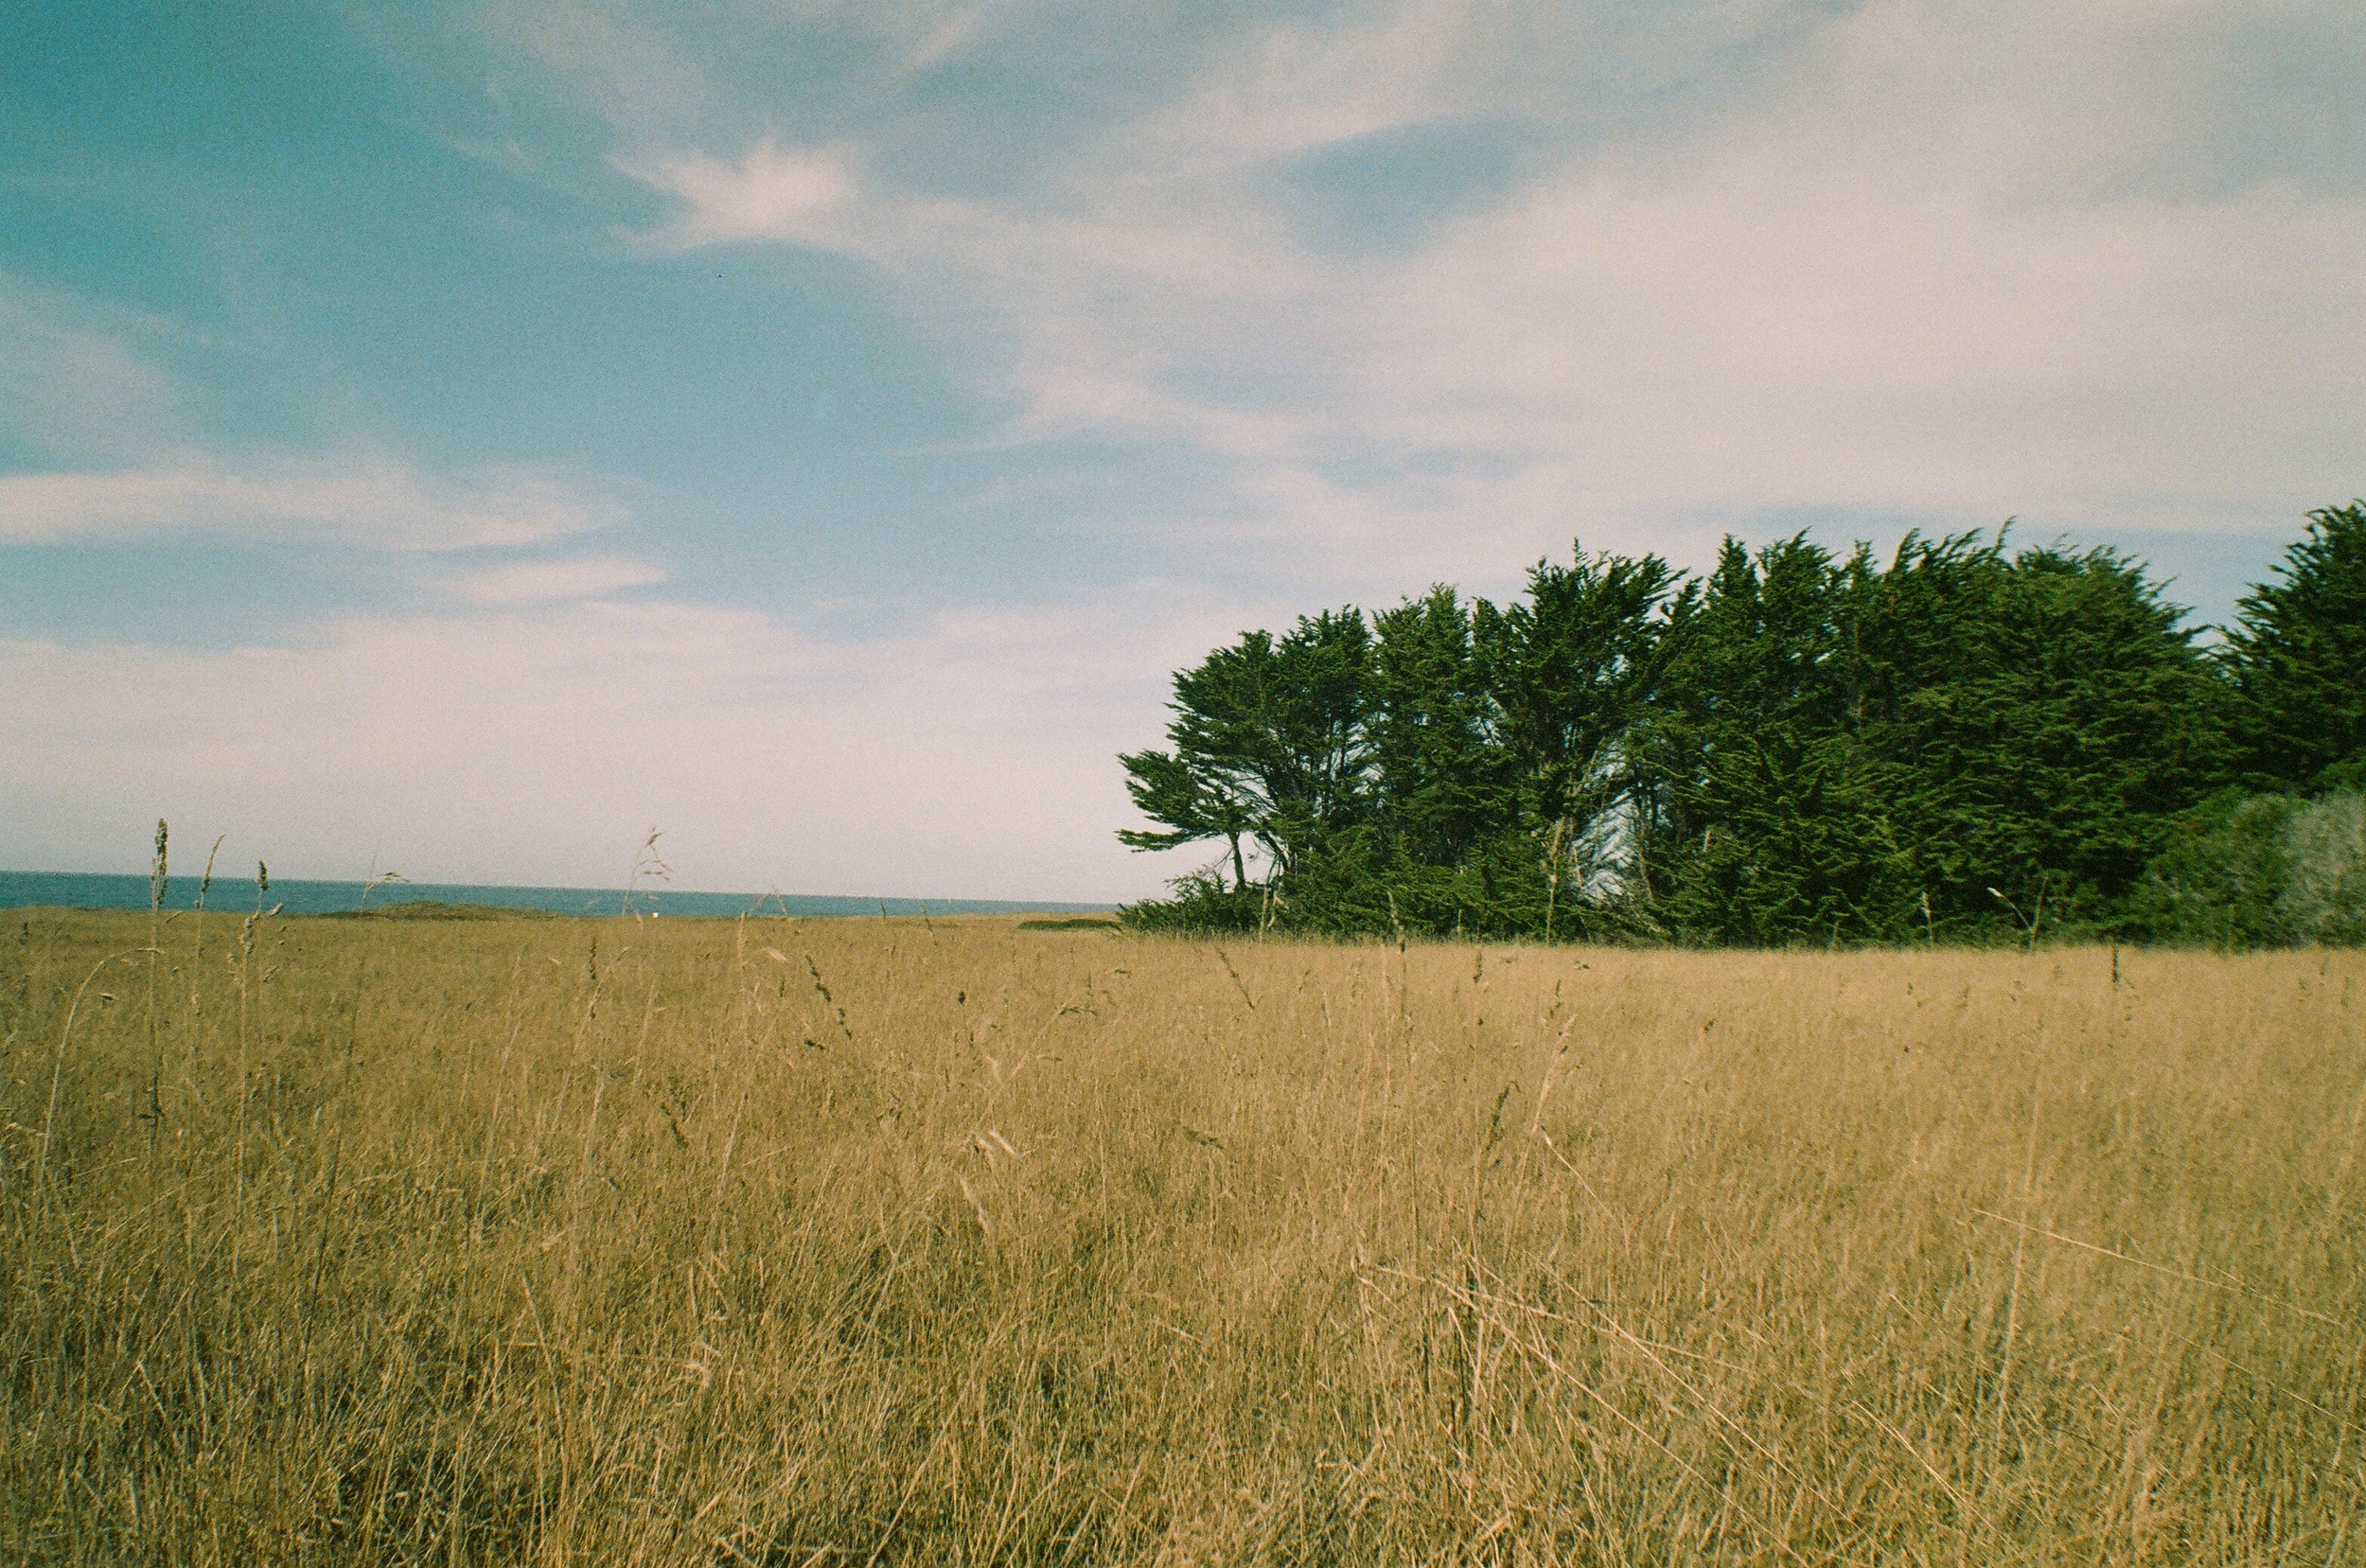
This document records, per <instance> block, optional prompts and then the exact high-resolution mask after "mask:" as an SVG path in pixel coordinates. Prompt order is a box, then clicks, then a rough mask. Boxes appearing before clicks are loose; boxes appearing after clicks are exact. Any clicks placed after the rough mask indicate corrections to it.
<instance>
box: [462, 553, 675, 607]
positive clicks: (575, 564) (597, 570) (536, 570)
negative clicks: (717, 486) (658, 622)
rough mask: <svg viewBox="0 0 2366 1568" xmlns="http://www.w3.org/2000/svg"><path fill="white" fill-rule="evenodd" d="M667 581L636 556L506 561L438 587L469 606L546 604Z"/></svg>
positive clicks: (658, 570) (662, 572) (661, 571)
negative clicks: (466, 602)
mask: <svg viewBox="0 0 2366 1568" xmlns="http://www.w3.org/2000/svg"><path fill="white" fill-rule="evenodd" d="M665 579H666V571H665V569H664V568H663V567H662V566H659V565H658V564H657V563H656V562H654V561H644V560H642V559H640V558H638V557H636V556H632V555H574V556H569V557H566V558H563V559H558V560H537V561H505V562H503V563H502V564H501V565H498V566H487V567H482V568H479V569H478V570H476V571H474V572H467V573H460V574H459V575H457V576H452V577H447V578H445V579H443V580H442V582H441V583H440V585H439V586H441V587H442V588H443V590H445V591H446V592H448V593H450V594H451V595H452V596H453V597H454V598H457V599H463V600H466V601H468V603H470V604H477V605H491V606H507V605H533V604H546V603H550V602H552V601H555V600H563V599H604V598H607V597H609V595H611V594H616V593H621V592H623V591H624V590H627V589H634V588H649V587H652V586H654V585H656V584H658V583H662V582H663V581H665Z"/></svg>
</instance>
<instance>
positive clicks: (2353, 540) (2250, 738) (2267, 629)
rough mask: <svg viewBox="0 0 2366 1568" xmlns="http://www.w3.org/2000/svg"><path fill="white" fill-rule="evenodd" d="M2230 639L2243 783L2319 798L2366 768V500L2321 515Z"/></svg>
mask: <svg viewBox="0 0 2366 1568" xmlns="http://www.w3.org/2000/svg"><path fill="white" fill-rule="evenodd" d="M2276 575H2277V577H2278V578H2279V579H2280V580H2279V581H2277V582H2274V583H2269V584H2264V585H2261V586H2259V587H2256V588H2254V589H2252V590H2251V593H2250V594H2249V595H2248V596H2247V597H2245V598H2244V599H2243V600H2242V601H2241V603H2240V605H2239V606H2238V607H2237V608H2238V610H2239V618H2238V620H2237V622H2236V624H2235V625H2234V626H2233V627H2232V628H2230V629H2229V630H2228V632H2227V639H2226V652H2225V661H2226V667H2227V670H2228V672H2229V674H2230V675H2231V676H2232V677H2233V678H2234V730H2235V734H2236V738H2237V742H2238V745H2239V748H2240V763H2239V769H2240V775H2241V778H2242V781H2243V782H2244V783H2245V784H2248V785H2249V786H2250V787H2251V788H2253V789H2267V790H2272V789H2278V788H2297V789H2299V790H2301V791H2302V792H2304V793H2316V792H2318V791H2320V790H2322V789H2324V788H2327V787H2329V786H2331V785H2333V784H2338V783H2341V782H2344V781H2346V782H2348V783H2350V784H2357V783H2359V782H2366V780H2361V778H2360V774H2361V772H2362V771H2366V502H2351V503H2350V504H2349V505H2347V506H2337V507H2327V508H2324V509H2323V510H2321V511H2316V512H2311V513H2310V514H2309V520H2308V533H2307V537H2304V538H2303V539H2301V540H2300V541H2299V542H2298V543H2296V544H2294V545H2293V546H2292V547H2291V549H2290V550H2289V551H2287V553H2286V555H2285V559H2284V564H2283V565H2282V566H2280V567H2278V568H2277V569H2276Z"/></svg>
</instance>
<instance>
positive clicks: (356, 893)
mask: <svg viewBox="0 0 2366 1568" xmlns="http://www.w3.org/2000/svg"><path fill="white" fill-rule="evenodd" d="M201 886H202V879H201V878H199V877H197V876H172V877H168V879H167V881H166V886H165V890H164V897H163V899H162V900H161V901H160V903H159V907H161V908H164V909H166V910H168V911H175V912H177V911H183V910H188V909H193V908H196V907H198V899H199V893H200V890H201ZM255 902H256V886H255V879H254V878H253V877H252V876H245V875H241V876H225V875H222V874H220V873H217V874H216V875H215V876H214V878H213V882H212V885H211V887H210V889H209V890H205V893H204V905H205V907H208V908H212V909H218V910H223V911H231V912H236V911H238V910H242V909H248V908H252V907H254V906H255ZM261 903H262V907H264V908H267V909H268V908H271V907H274V906H276V907H278V909H279V912H280V913H282V914H294V915H322V914H352V913H355V912H357V911H359V910H362V909H364V908H379V907H385V906H387V905H394V904H452V905H473V906H476V907H483V908H494V909H517V910H523V911H536V912H539V913H544V914H561V915H584V916H612V915H627V914H644V915H645V914H655V915H678V916H694V917H714V916H729V915H741V914H776V915H798V916H812V917H817V918H820V917H853V916H860V915H874V916H875V915H965V914H966V915H1006V914H1033V913H1044V914H1089V913H1098V912H1102V911H1105V910H1110V909H1114V908H1116V907H1117V906H1116V905H1115V904H1084V903H1073V902H1065V901H1061V900H1056V899H993V898H887V897H866V896H862V895H857V894H846V893H718V892H700V891H691V890H681V889H676V888H672V887H669V886H667V885H666V884H664V883H662V882H659V883H650V882H643V883H642V884H640V885H639V886H636V887H632V888H563V887H538V886H529V885H524V884H518V883H494V882H484V883H477V882H412V881H407V880H405V881H386V880H378V881H366V882H365V881H341V880H325V879H320V878H311V877H285V878H281V877H274V878H272V880H271V885H270V888H269V889H268V890H265V891H263V892H262V895H261ZM149 904H150V882H149V878H147V877H145V876H140V875H135V874H130V873H120V872H15V871H0V909H33V908H66V909H145V908H147V907H149Z"/></svg>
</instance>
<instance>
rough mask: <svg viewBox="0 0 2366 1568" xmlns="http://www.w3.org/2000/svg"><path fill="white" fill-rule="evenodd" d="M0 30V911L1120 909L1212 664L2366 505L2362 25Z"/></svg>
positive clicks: (2365, 38) (938, 10) (631, 23)
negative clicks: (251, 880) (1311, 632)
mask: <svg viewBox="0 0 2366 1568" xmlns="http://www.w3.org/2000/svg"><path fill="white" fill-rule="evenodd" d="M204 10H205V14H203V16H202V17H201V16H197V15H194V14H192V12H191V10H190V9H189V8H186V7H166V6H155V7H140V6H119V5H109V4H104V3H89V0H84V3H78V4H74V5H56V6H48V5H41V4H27V3H25V0H19V3H18V4H16V5H14V6H12V7H10V8H9V10H8V13H7V16H6V19H5V20H0V864H8V865H12V866H19V867H26V868H40V869H60V870H115V869H136V868H137V867H138V866H139V864H140V863H141V861H142V859H143V854H144V847H145V843H146V837H147V834H148V832H149V830H150V827H151V826H152V823H153V821H154V819H155V818H156V817H157V816H159V815H163V816H167V817H169V818H171V819H173V821H174V825H175V830H176V833H177V834H178V835H179V836H180V837H181V841H182V842H183V843H185V844H186V843H189V842H192V841H204V842H210V840H211V839H212V838H213V837H215V836H216V835H218V834H226V835H228V836H229V842H228V843H227V844H226V845H225V849H224V853H225V854H229V855H235V856H238V858H239V859H241V860H243V859H245V858H249V857H252V856H253V855H255V854H263V855H267V856H269V857H270V858H271V859H272V860H273V862H274V866H275V867H279V868H281V869H282V870H283V872H284V873H285V874H291V875H313V876H325V877H336V876H355V875H360V874H363V873H365V872H369V871H371V870H373V869H377V870H384V869H388V868H393V869H397V870H400V871H403V872H406V873H408V874H411V875H413V876H415V877H419V878H423V879H424V878H431V877H432V878H435V879H440V880H455V881H458V880H488V881H495V880H497V881H521V882H534V883H579V882H592V883H611V882H614V881H616V880H617V879H618V878H619V877H620V876H622V875H623V874H624V872H626V870H627V867H628V866H629V864H630V861H631V857H632V854H633V851H634V848H635V847H636V846H637V845H638V844H639V842H640V841H641V839H642V837H643V836H644V834H645V832H646V831H647V830H648V828H650V827H651V826H653V825H654V826H658V827H662V828H663V829H664V830H665V832H666V835H667V837H666V838H665V840H664V842H665V844H666V845H667V846H668V848H669V850H670V851H671V859H672V861H673V863H674V865H675V866H676V868H677V870H678V872H679V873H680V877H681V879H682V881H683V882H684V883H685V884H686V885H690V886H697V887H706V888H715V889H737V890H762V889H765V888H767V887H772V888H778V889H781V890H798V891H841V892H853V893H878V894H904V895H916V896H939V897H956V896H979V897H1044V898H1073V899H1099V898H1119V897H1130V896H1136V895H1139V894H1140V893H1143V892H1146V891H1149V890H1155V888H1156V887H1157V883H1158V881H1159V880H1160V879H1161V878H1162V877H1164V876H1168V875H1172V874H1174V873H1175V872H1178V871H1180V870H1182V869H1185V867H1184V865H1183V864H1179V863H1175V857H1151V856H1139V855H1134V854H1129V853H1127V852H1126V851H1124V850H1123V849H1121V847H1120V846H1118V845H1117V844H1116V842H1115V840H1114V838H1113V837H1112V834H1113V831H1114V830H1115V829H1116V828H1117V827H1119V826H1121V825H1124V824H1125V823H1126V822H1127V821H1128V820H1129V816H1128V811H1127V808H1126V805H1125V802H1124V796H1123V791H1122V787H1121V773H1120V770H1119V768H1118V766H1117V764H1116V762H1115V753H1116V752H1117V751H1118V750H1119V749H1130V748H1134V747H1139V746H1141V745H1144V744H1148V743H1151V742H1153V741H1154V740H1155V739H1156V738H1157V734H1158V732H1159V730H1160V727H1161V724H1162V722H1163V715H1162V713H1161V711H1160V703H1161V701H1162V700H1163V696H1164V689H1165V682H1166V678H1167V674H1168V672H1169V671H1171V670H1172V669H1174V667H1176V666H1177V665H1179V664H1182V663H1185V662H1188V661H1192V660H1193V659H1195V658H1196V657H1197V656H1198V655H1199V654H1200V653H1202V652H1204V651H1205V649H1206V648H1207V647H1209V645H1211V644H1212V643H1216V642H1218V641H1221V640H1224V639H1226V638H1228V637H1229V636H1230V635H1231V634H1233V633H1234V632H1236V631H1238V630H1240V629H1242V628H1244V627H1246V626H1251V625H1272V624H1276V623H1279V622H1280V621H1283V620H1285V619H1286V618H1288V617H1289V616H1291V615H1293V614H1295V613H1297V612H1298V611H1300V610H1306V609H1311V608H1318V607H1322V606H1326V605H1335V604H1339V603H1343V602H1350V601H1352V602H1358V603H1364V604H1386V603H1392V602H1394V601H1395V600H1396V599H1397V598H1399V597H1400V596H1402V595H1404V594H1405V593H1408V592H1412V591H1416V590H1420V589H1421V588H1422V587H1424V586H1425V585H1427V584H1428V583H1430V582H1432V581H1436V580H1446V581H1453V582H1456V583H1458V584H1460V585H1462V586H1463V587H1464V588H1466V589H1468V590H1473V591H1477V592H1486V593H1492V594H1502V593H1505V592H1507V591H1509V590H1510V589H1511V588H1512V587H1513V586H1514V585H1515V583H1516V581H1517V579H1518V576H1519V573H1520V572H1521V569H1522V568H1523V566H1524V565H1525V564H1526V563H1527V562H1529V561H1532V560H1534V559H1535V558H1537V557H1538V556H1540V555H1546V554H1551V555H1564V554H1565V553H1566V552H1567V550H1568V548H1569V545H1570V541H1571V540H1572V538H1573V537H1581V538H1582V539H1583V540H1584V541H1585V543H1586V544H1587V545H1588V546H1589V547H1615V548H1619V549H1625V550H1643V549H1651V550H1657V551H1659V552H1661V553H1662V554H1665V555H1669V556H1671V557H1672V558H1674V559H1676V560H1677V561H1679V562H1680V563H1684V564H1687V565H1699V564H1702V563H1704V562H1705V561H1706V560H1707V559H1708V558H1709V556H1710V554H1711V552H1712V550H1713V548H1714V545H1715V542H1716V540H1717V538H1718V537H1720V536H1721V535H1722V533H1723V532H1725V531H1727V530H1732V531H1734V532H1737V533H1739V534H1741V535H1742V536H1744V537H1749V538H1752V539H1763V538H1767V537H1774V535H1776V534H1778V533H1787V532H1791V531H1793V530H1795V529H1798V528H1802V527H1806V528H1810V529H1812V530H1813V531H1814V532H1815V533H1816V534H1817V535H1818V537H1824V538H1827V539H1828V540H1830V541H1831V542H1834V543H1836V544H1838V543H1845V542H1846V541H1847V540H1849V539H1851V538H1856V537H1868V538H1872V539H1875V540H1877V541H1886V540H1889V539H1894V538H1895V537H1897V536H1898V534H1899V533H1900V532H1902V531H1903V530H1904V529H1906V528H1909V527H1920V528H1924V529H1954V528H1964V527H1972V526H1993V525H1994V524H1996V523H1997V522H1999V521H2001V520H2003V519H2004V518H2006V517H2008V516H2010V517H2016V518H2018V519H2019V522H2018V524H2017V529H2018V536H2019V537H2022V538H2024V539H2029V540H2032V541H2039V542H2043V541H2050V540H2053V539H2056V538H2057V537H2058V538H2067V539H2070V540H2074V541H2077V542H2081V543H2087V542H2092V543H2108V544H2112V545H2116V546H2119V547H2121V548H2124V549H2126V550H2128V551H2130V552H2132V553H2134V554H2137V555H2143V556H2145V557H2146V558H2147V559H2150V560H2152V561H2153V562H2154V563H2156V565H2157V566H2158V568H2159V569H2160V570H2161V572H2162V573H2164V574H2166V575H2169V576H2171V577H2173V578H2174V579H2175V588H2174V590H2173V593H2174V595H2175V596H2176V597H2178V598H2179V599H2180V600H2181V602H2185V603H2189V604H2192V605H2194V606H2195V607H2196V608H2197V610H2198V614H2199V615H2200V616H2201V617H2202V618H2203V619H2222V618H2224V617H2225V616H2227V615H2228V614H2229V613H2230V612H2231V607H2232V604H2233V601H2234V597H2235V596H2236V595H2237V594H2238V593H2239V592H2240V591H2241V590H2242V586H2243V585H2244V584H2245V583H2246V582H2249V581H2251V580H2255V579H2256V578H2258V577H2259V576H2260V575H2261V574H2262V573H2264V571H2265V570H2266V568H2267V567H2268V566H2269V564H2270V563H2271V562H2272V561H2273V560H2274V559H2275V558H2276V557H2277V556H2278V555H2280V553H2281V551H2282V549H2283V547H2284V545H2285V544H2286V543H2287V542H2288V540H2289V539H2290V538H2291V537H2293V536H2294V535H2295V534H2296V532H2297V530H2298V528H2299V526H2300V521H2301V515H2302V513H2304V511H2305V510H2306V509H2308V508H2310V507H2312V506H2320V505H2324V504H2328V503H2333V502H2342V501H2346V500H2348V499H2349V498H2350V497H2352V496H2354V495H2356V494H2357V493H2358V492H2359V491H2361V490H2366V441H2362V440H2361V434H2362V433H2366V375H2361V373H2360V370H2359V368H2358V367H2359V366H2360V365H2361V364H2366V100H2362V99H2361V98H2360V97H2359V96H2358V94H2357V91H2356V84H2357V82H2358V81H2359V80H2361V79H2366V12H2362V11H2360V9H2358V8H2357V6H2356V5H2355V4H2348V3H2342V4H2323V5H2311V4H2305V3H2297V0H2296V3H2277V4H2266V3H2262V4H2245V3H2241V0H2209V3H2194V4H2180V3H2175V0H2145V3H2132V0H2131V3H2126V4H2112V5H2095V6H2062V5H2060V4H2058V3H2055V4H2028V5H2012V4H1993V5H1975V4H1968V3H1967V4H1951V3H1945V0H1890V3H1870V4H1844V3H1838V0H1829V3H1813V4H1810V3H1783V0H1705V3H1701V4H1693V5H1684V4H1667V5H1658V6H1635V5H1632V4H1607V3H1604V4H1587V3H1584V0H1574V3H1570V0H1564V3H1560V4H1547V5H1537V6H1521V5H1517V4H1505V3H1500V0H1498V3H1493V4H1448V3H1411V4H1404V5H1351V4H1308V5H1298V6H1273V5H1255V6H1251V5H1246V4H1241V5H1225V4H1207V5H1196V6H1180V5H1177V6H1159V5H1156V4H1143V5H1136V6H1124V7H1111V6H1079V5H1037V4H1022V3H1015V0H1014V3H1006V4H953V3H942V4H940V3H934V0H871V3H868V4H859V5H856V4H848V5H839V4H829V3H825V0H768V3H752V0H749V3H733V0H723V3H719V4H715V5H708V6H699V7H695V8H693V7H677V6H660V5H653V4H627V3H610V0H570V3H562V4H539V3H538V4H529V3H525V0H497V3H491V4H434V3H428V4H417V5H405V6H399V7H395V6H387V7H377V8H365V7H361V6H346V5H307V4H303V3H300V0H298V3H293V4H290V5H286V6H274V7H253V8H205V9H204Z"/></svg>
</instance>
